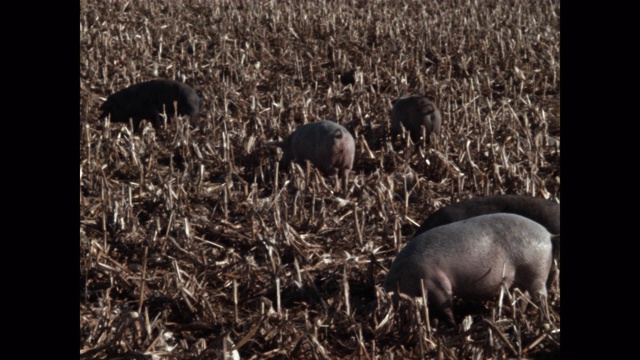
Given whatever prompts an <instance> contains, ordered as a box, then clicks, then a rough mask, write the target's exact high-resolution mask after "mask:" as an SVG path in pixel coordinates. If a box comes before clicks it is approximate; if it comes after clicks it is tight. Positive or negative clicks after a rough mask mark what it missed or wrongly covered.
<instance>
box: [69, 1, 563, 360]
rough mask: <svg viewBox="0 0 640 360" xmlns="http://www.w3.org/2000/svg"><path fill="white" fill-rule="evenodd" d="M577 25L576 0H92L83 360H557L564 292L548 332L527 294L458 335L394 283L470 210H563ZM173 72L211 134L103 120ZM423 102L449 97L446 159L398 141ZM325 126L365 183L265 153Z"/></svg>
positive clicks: (84, 113)
mask: <svg viewBox="0 0 640 360" xmlns="http://www.w3.org/2000/svg"><path fill="white" fill-rule="evenodd" d="M559 22H560V2H559V1H557V0H555V1H469V2H467V1H380V0H375V1H327V2H319V1H302V2H298V1H291V2H289V1H184V2H178V1H168V2H159V1H144V2H142V1H141V2H138V1H131V2H129V1H126V2H125V1H86V0H81V12H80V88H81V93H80V95H81V96H80V189H79V191H80V357H81V358H84V359H138V358H145V359H227V358H228V359H232V358H234V357H233V356H234V355H238V356H239V358H241V359H270V358H277V359H284V358H291V359H311V358H313V359H356V358H357V359H376V358H379V359H403V358H437V359H455V358H460V359H462V358H464V359H506V358H518V357H520V358H546V357H552V356H554V355H556V356H557V355H558V354H559V350H560V286H559V285H560V284H559V281H558V280H557V279H556V280H555V281H554V282H553V285H552V286H551V289H550V291H549V298H548V305H549V310H550V317H549V318H544V319H543V317H542V316H541V313H542V312H541V309H539V308H537V307H536V306H533V305H529V306H528V307H527V308H526V310H521V308H520V307H519V306H514V303H515V302H516V300H518V303H517V304H520V303H524V302H525V299H523V296H522V294H521V293H520V292H519V291H518V290H514V291H510V292H505V293H504V295H503V297H502V298H500V299H496V300H492V301H486V302H482V303H478V304H472V303H469V302H462V301H457V303H456V307H454V311H455V314H456V317H457V321H458V323H460V324H461V325H460V327H459V329H451V328H448V327H447V326H446V324H445V323H444V322H442V321H436V319H434V318H433V317H429V316H427V315H426V314H427V313H426V309H425V307H424V306H423V303H422V301H420V300H413V299H404V300H402V301H401V302H400V303H399V304H398V305H397V306H395V307H394V305H393V302H392V301H391V297H390V296H389V295H387V294H386V293H385V292H384V291H383V290H382V288H381V284H382V282H383V280H384V277H385V275H386V274H387V271H388V269H389V267H390V265H391V262H392V261H393V259H394V256H395V254H397V252H398V251H399V250H400V249H401V248H402V246H403V245H404V244H406V243H407V242H408V241H409V240H410V239H411V237H412V235H413V233H414V232H415V231H416V230H417V228H418V225H419V224H420V223H421V222H422V221H423V220H424V219H425V218H426V217H427V216H428V215H429V214H431V213H433V212H434V211H435V210H437V209H439V208H441V207H443V206H446V205H447V204H450V203H451V202H455V201H457V200H458V199H463V198H468V197H473V196H482V195H486V194H500V193H509V194H527V195H534V196H538V197H543V198H548V199H553V200H555V201H557V202H559V201H560V79H559V71H560V46H559V43H560V39H559ZM350 70H355V72H354V77H353V80H354V82H353V83H348V84H346V85H343V83H342V82H341V75H342V74H346V73H347V72H349V71H350ZM154 78H169V79H176V80H180V81H184V82H186V83H188V84H190V85H192V86H193V87H194V88H196V89H198V90H200V91H202V93H203V100H204V106H203V109H202V112H201V120H202V123H201V124H199V125H198V126H196V127H189V126H186V121H184V120H185V119H186V118H184V119H183V118H178V119H177V120H176V121H169V122H168V124H167V126H166V128H159V129H155V130H154V129H153V128H151V127H145V128H143V129H142V130H141V132H139V133H132V132H131V129H130V128H129V126H127V125H126V124H119V123H118V124H116V123H107V122H105V121H101V120H99V119H98V115H99V111H98V107H99V106H100V105H101V103H102V102H103V101H104V99H105V98H106V97H107V96H108V95H109V94H111V93H113V92H115V91H117V90H120V89H122V88H124V87H126V86H129V85H131V84H134V83H138V82H141V81H145V80H150V79H154ZM403 93H419V94H425V95H428V96H430V97H432V98H434V99H435V102H436V104H438V106H439V108H440V110H441V112H442V119H443V124H442V134H441V135H440V136H437V137H434V138H433V139H432V140H433V141H431V144H430V145H427V144H426V142H425V141H424V139H423V140H422V141H421V143H419V144H418V146H416V147H414V146H411V147H403V146H400V144H399V143H397V144H396V145H395V146H392V144H391V142H390V137H389V131H390V117H389V111H390V110H391V100H393V99H395V98H397V97H398V96H400V95H402V94H403ZM323 119H330V120H333V121H335V122H337V123H340V124H342V125H344V126H345V127H347V129H349V131H351V132H352V134H353V135H354V138H355V139H356V158H355V163H354V167H353V171H352V172H351V174H350V176H349V178H348V182H347V184H346V186H345V184H344V183H342V182H339V181H336V179H334V178H324V177H322V176H321V174H320V173H319V172H318V171H317V170H316V169H315V168H314V167H312V166H293V167H291V169H290V170H289V171H287V172H283V171H280V170H279V166H278V160H279V158H280V156H281V154H282V151H281V150H279V149H277V148H274V147H270V146H267V145H266V143H267V142H269V141H276V140H282V139H284V138H285V137H286V136H287V135H288V134H290V133H291V132H292V131H293V130H294V129H295V128H296V127H297V126H299V125H301V124H304V123H306V122H312V121H318V120H323ZM406 135H407V134H405V135H404V136H403V141H405V142H406ZM519 299H520V300H519ZM541 319H542V320H541ZM427 320H429V321H427ZM463 320H464V321H463ZM463 323H464V328H463Z"/></svg>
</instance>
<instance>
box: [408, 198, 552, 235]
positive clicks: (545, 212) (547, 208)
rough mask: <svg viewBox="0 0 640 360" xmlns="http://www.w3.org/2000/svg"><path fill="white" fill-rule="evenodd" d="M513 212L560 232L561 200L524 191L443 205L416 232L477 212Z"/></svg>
mask: <svg viewBox="0 0 640 360" xmlns="http://www.w3.org/2000/svg"><path fill="white" fill-rule="evenodd" d="M494 213H511V214H518V215H522V216H524V217H526V218H529V219H531V220H533V221H535V222H537V223H539V224H541V225H542V226H544V227H545V228H547V230H548V231H549V232H550V233H552V234H555V235H558V234H560V204H558V203H555V202H553V201H550V200H545V199H542V198H536V197H532V196H524V195H490V196H481V197H476V198H472V199H468V200H463V201H460V202H458V203H455V204H451V205H449V206H447V207H444V208H441V209H439V210H438V211H436V212H434V213H433V214H431V216H429V217H428V218H427V219H426V220H425V221H424V222H423V223H422V225H420V228H419V229H418V231H416V233H415V235H414V237H415V236H418V235H420V234H421V233H423V232H425V231H428V230H430V229H433V228H435V227H437V226H440V225H445V224H450V223H453V222H456V221H460V220H464V219H468V218H471V217H474V216H478V215H486V214H494Z"/></svg>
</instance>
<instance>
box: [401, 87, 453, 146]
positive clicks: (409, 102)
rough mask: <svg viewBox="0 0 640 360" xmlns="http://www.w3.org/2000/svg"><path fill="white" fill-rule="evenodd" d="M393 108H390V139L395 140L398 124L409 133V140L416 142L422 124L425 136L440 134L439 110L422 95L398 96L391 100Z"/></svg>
mask: <svg viewBox="0 0 640 360" xmlns="http://www.w3.org/2000/svg"><path fill="white" fill-rule="evenodd" d="M391 103H392V104H393V109H392V110H391V141H392V142H395V140H396V137H397V136H398V134H399V133H400V131H401V129H400V124H401V123H402V125H403V126H404V128H405V129H407V131H408V132H409V134H410V135H411V140H412V141H413V142H414V143H417V142H418V141H419V140H420V136H421V135H422V127H423V126H424V127H425V129H426V131H425V134H426V136H427V138H428V137H429V134H431V133H434V134H436V135H439V134H440V131H441V129H440V128H441V125H442V117H441V115H440V110H438V108H437V107H436V104H435V103H434V102H433V101H431V100H429V99H427V98H426V97H424V96H420V95H417V96H408V97H400V98H398V99H396V100H393V101H392V102H391Z"/></svg>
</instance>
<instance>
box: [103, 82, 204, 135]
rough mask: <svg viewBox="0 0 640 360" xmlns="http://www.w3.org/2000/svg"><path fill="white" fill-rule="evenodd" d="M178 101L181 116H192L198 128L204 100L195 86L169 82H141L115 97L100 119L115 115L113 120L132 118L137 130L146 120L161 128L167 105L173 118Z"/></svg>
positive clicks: (104, 105)
mask: <svg viewBox="0 0 640 360" xmlns="http://www.w3.org/2000/svg"><path fill="white" fill-rule="evenodd" d="M174 101H175V102H177V103H178V109H177V110H178V115H188V116H189V118H190V120H191V124H192V125H195V124H196V122H197V118H198V112H199V111H200V106H201V103H202V99H201V98H200V96H199V95H198V93H197V92H196V91H195V90H194V89H193V88H192V87H191V86H189V85H187V84H185V83H181V82H178V81H173V80H165V79H159V80H151V81H146V82H142V83H138V84H135V85H131V86H129V87H128V88H125V89H122V90H120V91H118V92H116V93H114V94H111V96H109V97H108V98H107V101H105V102H104V104H102V106H101V107H100V110H102V114H101V115H100V118H101V119H102V118H105V117H106V116H107V115H111V121H113V122H125V123H128V122H129V119H130V118H132V119H133V126H134V129H138V126H139V125H140V122H141V121H142V119H146V120H149V121H151V122H152V123H153V124H154V125H155V126H156V127H158V126H159V125H160V124H161V123H162V117H161V116H160V114H162V112H163V105H164V109H165V111H166V114H167V116H169V117H171V116H173V114H174V113H175V110H176V109H175V108H174Z"/></svg>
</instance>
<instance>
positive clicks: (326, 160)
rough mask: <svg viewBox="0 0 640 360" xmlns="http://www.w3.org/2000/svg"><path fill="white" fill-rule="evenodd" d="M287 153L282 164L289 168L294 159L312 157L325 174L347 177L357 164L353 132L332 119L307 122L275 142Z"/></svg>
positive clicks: (298, 161)
mask: <svg viewBox="0 0 640 360" xmlns="http://www.w3.org/2000/svg"><path fill="white" fill-rule="evenodd" d="M271 144H272V145H276V146H279V147H281V148H282V150H283V152H284V154H283V156H282V159H281V160H280V166H281V167H282V168H283V170H287V169H288V167H289V163H290V162H291V161H296V162H297V163H299V164H301V165H303V164H304V162H305V160H309V161H310V162H311V163H312V164H313V165H314V166H315V167H317V168H318V169H319V170H320V171H321V172H322V173H323V174H324V175H325V176H333V175H335V174H338V175H339V176H341V177H343V178H346V177H347V175H348V174H349V171H351V168H352V167H353V158H354V156H355V151H356V145H355V141H354V140H353V136H351V134H350V133H349V131H348V130H347V129H345V128H344V127H343V126H341V125H339V124H336V123H334V122H332V121H318V122H313V123H308V124H304V125H302V126H300V127H298V128H297V129H296V131H294V132H293V134H291V135H290V136H289V137H287V138H286V139H285V140H284V141H279V142H272V143H271Z"/></svg>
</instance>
